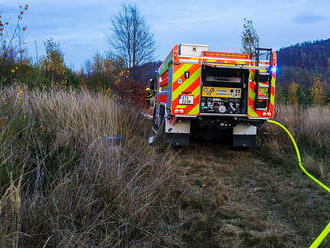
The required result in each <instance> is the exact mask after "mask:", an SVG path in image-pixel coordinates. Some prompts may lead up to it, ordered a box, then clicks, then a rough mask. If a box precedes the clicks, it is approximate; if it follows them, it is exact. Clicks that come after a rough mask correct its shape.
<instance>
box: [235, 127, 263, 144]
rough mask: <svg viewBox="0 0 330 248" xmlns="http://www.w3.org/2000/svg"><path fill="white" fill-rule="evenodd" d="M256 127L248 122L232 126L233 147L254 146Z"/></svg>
mask: <svg viewBox="0 0 330 248" xmlns="http://www.w3.org/2000/svg"><path fill="white" fill-rule="evenodd" d="M256 135H257V127H256V126H252V125H249V124H238V125H237V126H236V127H234V128H233V140H232V146H233V147H254V146H255V145H256Z"/></svg>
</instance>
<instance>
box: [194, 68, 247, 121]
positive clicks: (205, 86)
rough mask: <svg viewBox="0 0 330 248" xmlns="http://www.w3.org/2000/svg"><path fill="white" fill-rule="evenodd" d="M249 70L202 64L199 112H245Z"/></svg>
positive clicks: (230, 113) (212, 113)
mask: <svg viewBox="0 0 330 248" xmlns="http://www.w3.org/2000/svg"><path fill="white" fill-rule="evenodd" d="M248 82H249V70H247V69H237V68H218V67H212V66H207V65H203V70H202V92H201V103H200V113H201V114H210V115H242V114H246V113H247V97H248V95H247V94H248Z"/></svg>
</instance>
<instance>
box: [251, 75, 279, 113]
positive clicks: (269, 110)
mask: <svg viewBox="0 0 330 248" xmlns="http://www.w3.org/2000/svg"><path fill="white" fill-rule="evenodd" d="M255 73H256V71H255V70H251V71H250V82H249V102H248V116H249V117H252V118H258V117H259V118H265V117H267V118H271V117H273V116H274V99H275V74H276V72H272V79H271V88H270V94H271V95H270V102H269V108H268V110H256V109H255V106H254V104H255V99H256V97H257V96H256V93H255V87H256V83H255V81H254V77H255ZM267 90H268V89H267ZM258 94H259V96H267V95H266V94H265V91H264V90H261V89H258Z"/></svg>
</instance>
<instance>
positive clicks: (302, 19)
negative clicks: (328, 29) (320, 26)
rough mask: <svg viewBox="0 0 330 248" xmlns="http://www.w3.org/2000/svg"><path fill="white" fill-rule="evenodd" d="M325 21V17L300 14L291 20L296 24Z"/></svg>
mask: <svg viewBox="0 0 330 248" xmlns="http://www.w3.org/2000/svg"><path fill="white" fill-rule="evenodd" d="M323 20H326V17H324V16H321V15H315V14H312V13H300V14H298V15H297V16H296V17H294V18H293V21H294V22H295V23H298V24H310V23H315V22H320V21H323Z"/></svg>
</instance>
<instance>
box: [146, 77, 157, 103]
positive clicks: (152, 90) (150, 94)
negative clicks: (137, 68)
mask: <svg viewBox="0 0 330 248" xmlns="http://www.w3.org/2000/svg"><path fill="white" fill-rule="evenodd" d="M154 83H155V81H154V80H153V79H150V87H148V88H146V91H147V95H146V101H147V104H148V106H150V100H151V98H152V97H153V96H154V95H155V85H154Z"/></svg>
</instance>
